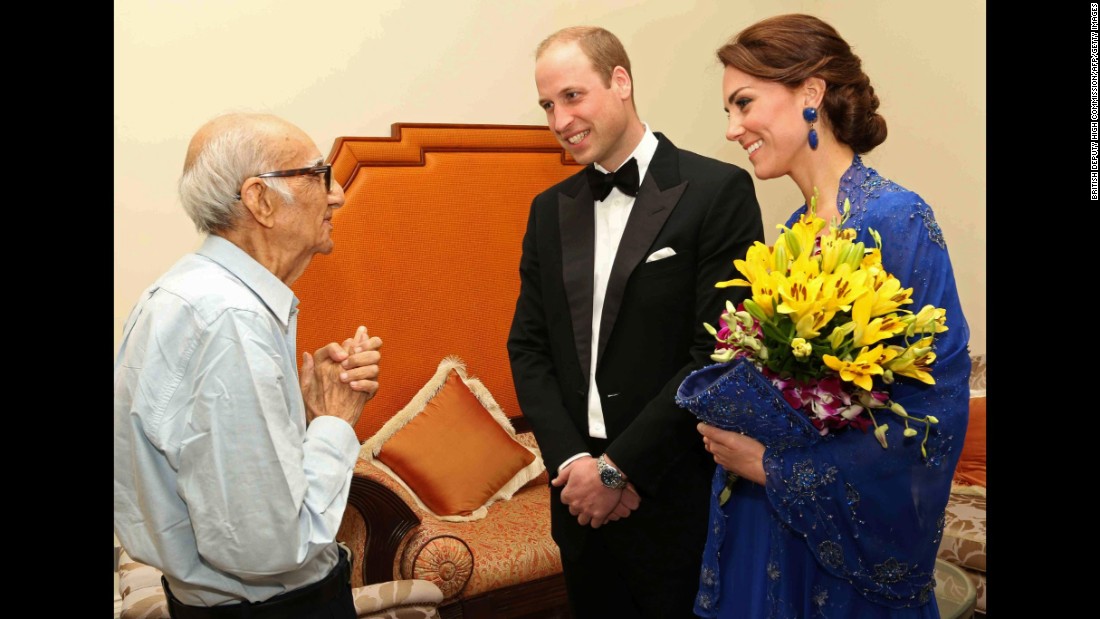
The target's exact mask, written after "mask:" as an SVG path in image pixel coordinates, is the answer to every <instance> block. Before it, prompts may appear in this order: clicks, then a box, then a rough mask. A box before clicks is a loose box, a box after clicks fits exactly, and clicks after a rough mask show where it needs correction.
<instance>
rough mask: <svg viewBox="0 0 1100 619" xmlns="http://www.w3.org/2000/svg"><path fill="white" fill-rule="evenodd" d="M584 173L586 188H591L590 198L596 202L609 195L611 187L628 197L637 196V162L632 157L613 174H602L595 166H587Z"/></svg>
mask: <svg viewBox="0 0 1100 619" xmlns="http://www.w3.org/2000/svg"><path fill="white" fill-rule="evenodd" d="M584 171H585V173H586V174H587V175H588V186H589V187H591V188H592V197H593V198H595V199H596V200H597V201H599V200H603V199H604V198H606V197H607V195H608V194H609V193H611V188H612V187H618V188H619V191H621V192H623V193H625V194H626V195H628V196H636V195H638V160H637V159H635V158H633V157H631V158H630V161H627V162H626V163H624V164H622V165H621V166H619V169H618V170H615V171H614V172H608V173H607V174H604V173H603V172H600V171H599V170H597V169H596V166H595V165H590V166H588V167H587V168H585V169H584Z"/></svg>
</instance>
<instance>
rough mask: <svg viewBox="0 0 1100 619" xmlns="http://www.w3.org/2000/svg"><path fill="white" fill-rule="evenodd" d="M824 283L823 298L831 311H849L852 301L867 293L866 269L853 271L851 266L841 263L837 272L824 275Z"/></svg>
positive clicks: (822, 287)
mask: <svg viewBox="0 0 1100 619" xmlns="http://www.w3.org/2000/svg"><path fill="white" fill-rule="evenodd" d="M824 280H825V281H824V283H823V284H822V285H821V298H822V299H823V300H824V302H825V308H826V309H828V310H831V311H834V312H836V311H844V312H846V311H848V310H849V309H851V306H852V303H853V302H854V301H855V300H856V299H858V298H859V297H860V296H862V295H864V294H866V293H867V291H868V289H867V286H866V284H865V282H866V281H867V272H866V271H856V272H855V273H852V272H851V267H849V266H848V265H846V264H842V265H840V267H838V268H837V270H836V272H835V273H830V274H828V275H824Z"/></svg>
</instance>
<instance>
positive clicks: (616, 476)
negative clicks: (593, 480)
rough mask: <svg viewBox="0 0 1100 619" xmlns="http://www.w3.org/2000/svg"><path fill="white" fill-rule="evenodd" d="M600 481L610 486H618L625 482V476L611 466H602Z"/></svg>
mask: <svg viewBox="0 0 1100 619" xmlns="http://www.w3.org/2000/svg"><path fill="white" fill-rule="evenodd" d="M600 481H601V482H603V485H605V486H607V487H608V488H618V487H619V486H621V485H622V483H623V476H622V474H620V473H619V472H618V471H616V470H615V469H613V468H611V467H610V466H607V465H604V466H602V467H600Z"/></svg>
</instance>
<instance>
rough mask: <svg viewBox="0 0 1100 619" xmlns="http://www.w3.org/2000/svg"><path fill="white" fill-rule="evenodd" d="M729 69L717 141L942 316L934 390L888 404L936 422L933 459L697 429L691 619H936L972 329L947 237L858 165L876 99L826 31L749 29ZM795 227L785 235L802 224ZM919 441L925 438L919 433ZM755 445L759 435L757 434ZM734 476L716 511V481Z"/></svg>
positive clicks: (846, 51)
mask: <svg viewBox="0 0 1100 619" xmlns="http://www.w3.org/2000/svg"><path fill="white" fill-rule="evenodd" d="M718 58H719V59H720V60H721V62H722V64H723V65H724V66H725V73H724V76H723V81H722V94H723V103H724V105H725V106H726V108H727V110H728V112H729V126H728V129H727V132H726V138H727V139H729V140H730V141H734V142H738V143H739V144H740V145H741V146H742V147H743V148H744V149H745V150H746V151H748V153H749V161H750V162H751V163H752V165H753V169H754V172H755V174H756V176H757V178H760V179H770V178H779V177H781V176H787V177H790V179H791V180H792V181H794V182H795V183H796V184H797V185H798V188H799V189H800V190H801V192H802V194H803V196H804V197H805V199H806V203H807V204H808V203H809V200H810V198H811V196H813V195H814V192H815V190H816V191H817V195H818V197H817V213H818V215H819V216H821V217H822V218H823V219H825V221H827V222H828V221H833V220H834V219H835V220H836V221H840V220H841V212H842V205H843V204H844V201H845V199H847V200H848V201H849V202H850V203H851V212H850V216H849V217H848V218H847V219H846V220H844V221H843V223H841V224H840V225H842V226H845V227H850V228H853V229H854V230H856V232H857V235H858V239H857V240H858V241H862V242H863V243H865V244H866V245H867V246H871V247H873V246H874V240H873V239H872V237H871V233H870V230H871V229H874V230H877V231H878V232H879V233H880V234H881V238H882V243H883V252H882V261H883V267H884V268H885V269H886V270H887V271H888V272H890V273H892V274H893V275H895V276H896V277H897V278H898V279H899V280H900V281H901V283H902V286H904V287H912V288H913V296H912V298H913V304H912V305H911V306H910V307H912V308H918V309H919V308H921V307H924V306H925V305H927V304H931V305H933V306H935V307H938V308H944V309H945V310H946V324H947V326H948V328H949V330H948V331H946V332H944V333H941V334H939V335H937V336H936V340H935V355H936V358H935V363H934V364H933V365H932V368H933V369H932V375H933V377H934V378H935V381H936V384H935V385H925V384H923V383H920V382H917V381H911V380H908V379H905V378H899V379H898V380H897V381H896V382H895V383H894V384H893V385H892V386H891V397H892V399H893V400H894V401H896V402H898V403H900V404H901V405H902V406H904V407H905V409H906V410H907V411H908V412H909V414H910V415H914V416H917V417H921V416H924V415H928V414H931V415H934V416H935V417H936V418H938V420H939V423H938V424H936V425H935V426H933V430H932V432H931V436H930V438H929V440H928V443H927V457H926V458H925V457H922V456H921V452H920V446H919V442H920V438H919V437H918V438H916V439H902V432H903V430H904V427H903V426H902V425H901V424H900V422H899V420H898V419H897V418H896V417H894V416H893V415H889V414H885V415H879V416H877V419H878V421H879V422H880V423H886V424H889V425H891V426H893V427H892V428H891V431H890V432H888V436H889V437H891V438H890V440H889V441H888V442H889V447H888V448H887V449H883V448H882V447H881V446H880V445H879V443H878V442H877V441H876V439H875V438H874V436H873V435H872V434H871V433H869V432H867V433H865V432H862V431H860V430H858V429H853V428H849V429H846V430H843V431H839V432H833V433H831V434H830V435H829V436H827V437H825V438H826V439H827V440H822V441H819V442H815V443H814V444H812V445H811V446H809V447H791V448H788V449H785V450H781V449H776V450H770V449H765V447H764V445H763V444H762V443H761V442H759V441H758V440H756V438H753V437H751V436H745V435H742V434H739V433H736V432H729V431H725V430H720V429H717V428H714V427H711V426H707V425H704V424H700V426H699V431H700V433H701V434H703V440H704V443H705V444H706V446H707V449H708V451H710V452H711V453H712V454H713V455H714V459H715V461H716V462H717V463H718V464H719V465H720V466H718V467H717V471H716V473H715V478H714V486H713V496H712V500H711V511H710V518H711V527H710V530H709V538H708V540H707V546H706V550H705V553H704V557H703V567H702V571H701V574H700V587H699V594H698V596H697V598H696V607H695V611H696V614H698V615H700V616H703V617H735V618H738V619H741V618H755V617H797V618H805V617H860V618H865V617H866V618H874V617H914V618H915V617H922V618H928V617H932V618H934V617H939V611H938V609H937V606H936V602H935V595H934V586H935V582H934V579H933V568H934V562H935V557H936V551H937V548H938V546H939V542H940V536H941V534H942V531H943V523H944V508H945V506H946V504H947V499H948V494H949V492H950V488H951V477H952V474H953V472H954V470H955V464H956V462H957V461H958V457H959V452H960V450H961V448H962V442H963V437H964V435H965V432H966V424H967V417H968V408H967V403H968V397H969V387H968V380H969V375H970V360H969V355H968V351H967V340H968V339H969V329H968V327H967V323H966V319H965V318H964V316H963V314H962V309H961V307H960V305H959V298H958V293H957V291H956V288H955V278H954V274H953V272H952V269H951V261H950V258H949V257H948V252H947V247H946V245H945V243H944V238H943V234H942V232H941V231H940V227H939V225H937V223H936V220H935V218H934V217H933V214H932V209H931V208H930V207H929V206H928V205H927V204H926V203H925V202H924V200H922V199H921V197H920V196H919V195H917V194H916V193H915V192H913V191H910V190H908V189H906V188H904V187H901V186H899V185H898V184H897V183H894V182H893V181H890V180H888V179H887V178H885V177H883V176H881V175H880V174H879V173H878V172H876V171H875V170H873V169H871V168H868V167H866V166H865V165H864V163H863V161H862V160H861V158H860V155H861V154H863V153H866V152H868V151H870V150H871V149H873V148H874V147H875V146H878V145H879V144H881V143H882V142H883V141H884V140H885V139H886V122H885V120H884V119H883V117H882V116H880V115H879V114H878V113H877V111H876V110H877V108H878V104H879V101H878V97H877V96H875V92H874V89H873V88H872V87H871V83H870V80H869V79H868V77H867V75H866V74H864V73H863V70H862V68H861V62H860V59H859V58H858V57H857V56H855V55H854V54H853V53H852V50H851V48H850V47H849V45H848V43H846V42H845V41H844V39H843V38H841V37H840V35H839V34H838V33H837V32H836V30H835V29H833V28H832V27H831V26H830V25H828V24H826V23H824V22H822V21H821V20H819V19H817V18H815V17H811V16H808V15H782V16H778V17H773V18H770V19H766V20H764V21H762V22H759V23H757V24H755V25H753V26H750V27H749V28H747V29H745V30H744V31H742V32H741V33H740V34H738V35H736V36H735V37H734V38H733V39H731V40H730V42H729V43H728V44H726V45H724V46H723V47H721V48H720V49H719V50H718ZM806 208H807V207H806V205H805V204H804V205H803V206H802V207H801V208H800V209H798V210H797V211H796V212H795V213H794V215H792V216H791V218H790V220H789V221H788V222H787V225H788V226H790V225H791V224H792V223H793V222H795V221H796V220H797V219H798V217H799V216H800V215H801V214H802V213H804V212H805V210H806ZM922 434H923V433H922ZM758 438H759V437H758ZM727 471H729V472H732V473H734V474H736V475H737V476H739V477H740V479H739V480H738V481H736V482H734V483H733V484H732V487H731V491H732V494H731V496H730V498H729V499H728V500H727V501H726V502H725V503H724V504H722V503H721V501H720V500H719V495H720V494H721V492H722V490H723V489H724V488H725V487H726V480H727V475H726V472H727Z"/></svg>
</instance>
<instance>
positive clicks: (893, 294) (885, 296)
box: [871, 271, 913, 316]
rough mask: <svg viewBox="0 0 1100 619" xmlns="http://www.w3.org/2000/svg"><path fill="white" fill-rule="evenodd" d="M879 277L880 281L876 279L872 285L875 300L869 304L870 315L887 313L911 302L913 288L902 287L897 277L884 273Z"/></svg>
mask: <svg viewBox="0 0 1100 619" xmlns="http://www.w3.org/2000/svg"><path fill="white" fill-rule="evenodd" d="M882 273H883V274H885V273H886V272H885V271H882ZM880 279H881V281H876V282H875V283H874V284H873V285H872V290H873V293H874V295H875V301H874V303H872V305H871V316H882V315H883V314H889V313H890V312H893V311H895V310H897V309H898V308H899V307H901V306H902V305H906V304H909V303H912V302H913V299H912V298H910V297H912V295H913V289H912V288H902V287H901V281H900V280H898V278H896V277H894V276H892V275H885V277H880Z"/></svg>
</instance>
